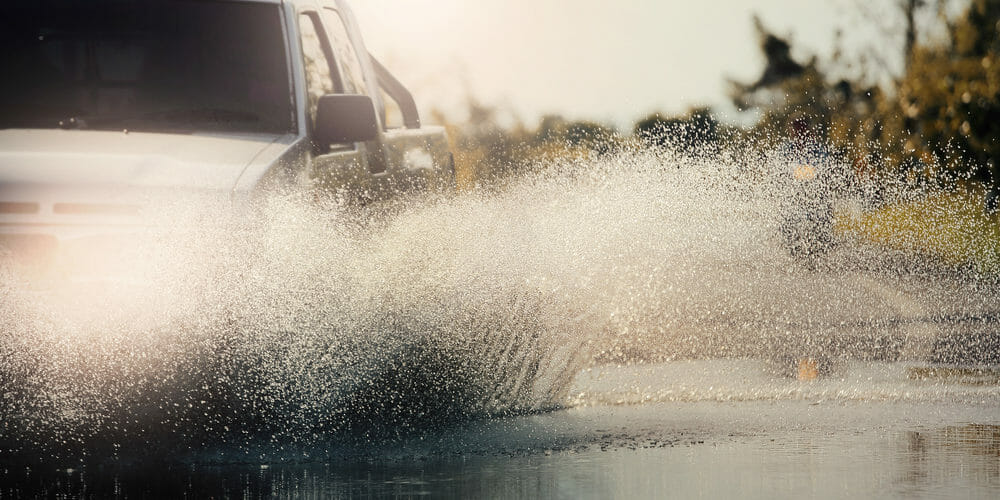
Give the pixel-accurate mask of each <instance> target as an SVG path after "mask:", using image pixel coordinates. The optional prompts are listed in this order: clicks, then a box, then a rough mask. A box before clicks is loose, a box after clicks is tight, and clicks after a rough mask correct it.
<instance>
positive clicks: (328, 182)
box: [298, 10, 384, 198]
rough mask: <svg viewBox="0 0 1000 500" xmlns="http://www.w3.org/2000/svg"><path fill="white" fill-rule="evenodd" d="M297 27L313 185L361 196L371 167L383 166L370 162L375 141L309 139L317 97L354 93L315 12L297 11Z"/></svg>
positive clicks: (369, 188) (368, 182) (353, 84)
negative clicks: (322, 142)
mask: <svg viewBox="0 0 1000 500" xmlns="http://www.w3.org/2000/svg"><path fill="white" fill-rule="evenodd" d="M298 25H299V26H298V27H299V37H300V42H301V44H302V65H303V68H304V70H305V82H306V95H307V98H308V103H307V105H306V114H307V117H306V127H307V128H308V129H309V130H308V134H309V137H310V141H312V144H311V148H312V169H311V174H312V177H313V182H314V183H315V184H316V185H317V187H319V188H320V189H321V190H322V191H323V192H326V193H333V194H343V195H346V196H350V197H352V198H356V197H359V196H360V197H365V196H366V193H368V192H370V191H372V189H373V179H372V174H371V169H372V167H375V169H376V170H378V165H380V164H384V161H383V160H380V159H376V161H375V162H372V161H371V159H372V157H373V156H380V155H378V154H373V151H371V150H372V149H377V146H373V144H375V145H377V144H378V141H371V142H369V143H360V142H359V143H344V144H317V143H316V142H315V140H314V139H313V138H314V137H315V136H314V134H313V128H314V126H315V122H316V106H317V103H318V102H319V98H320V97H322V96H324V95H327V94H335V93H346V94H356V93H358V92H356V82H354V81H353V80H351V79H350V77H349V76H346V75H345V74H344V73H343V72H341V71H340V67H339V66H338V64H337V57H336V54H338V52H339V51H337V50H335V49H334V47H336V42H335V41H333V42H332V41H331V40H330V38H329V37H328V35H327V33H328V32H327V30H326V29H325V27H324V25H323V21H322V18H321V16H320V15H319V13H318V12H316V11H309V10H306V11H302V12H300V13H299V15H298ZM375 153H377V151H376V152H375Z"/></svg>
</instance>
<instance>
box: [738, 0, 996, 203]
mask: <svg viewBox="0 0 1000 500" xmlns="http://www.w3.org/2000/svg"><path fill="white" fill-rule="evenodd" d="M898 5H899V7H900V9H901V13H902V14H903V15H904V17H907V20H908V21H909V22H908V23H907V26H908V28H907V33H906V41H907V43H906V44H905V46H906V51H907V53H906V54H904V57H905V59H906V61H907V65H906V70H905V73H904V74H903V75H902V76H901V77H899V78H898V80H897V81H895V82H893V83H892V85H890V86H887V87H885V88H877V87H870V86H867V85H865V84H864V83H863V82H862V81H852V80H846V79H840V80H838V79H835V78H832V77H831V76H830V75H829V74H827V73H825V72H824V71H822V70H821V69H819V67H817V65H816V64H815V61H810V62H808V63H804V64H802V63H795V61H791V62H789V58H790V55H789V54H790V53H791V51H790V46H789V44H788V43H787V42H786V41H784V40H782V39H780V38H778V37H777V36H775V35H773V34H771V33H769V32H768V31H767V30H766V28H764V26H763V25H762V24H760V22H759V20H758V21H757V26H758V31H759V33H760V38H761V50H762V52H763V53H764V55H765V56H766V58H767V63H766V65H765V69H764V71H763V74H762V75H761V77H760V78H759V79H758V80H757V81H756V82H753V83H751V84H740V83H738V82H731V88H730V97H731V98H732V99H733V102H734V103H735V104H737V106H740V107H743V108H755V109H758V110H759V111H760V112H761V120H760V121H759V122H758V123H757V124H756V125H755V126H754V127H753V128H752V129H751V130H750V131H748V133H749V134H751V135H754V136H755V137H762V138H765V139H767V138H770V139H772V140H776V138H779V137H781V136H782V135H784V130H785V129H786V127H787V125H788V123H789V122H790V121H792V120H794V119H797V118H800V117H807V118H808V119H809V120H810V121H811V122H812V125H813V127H814V128H815V129H816V131H818V132H820V133H821V134H822V135H824V136H825V138H826V139H827V140H828V141H829V142H830V143H831V144H832V145H834V146H835V147H837V148H838V149H840V151H841V152H842V153H843V154H844V155H845V156H846V157H848V158H850V159H851V160H852V161H854V163H855V165H856V166H857V167H858V169H859V171H869V170H874V171H878V172H883V173H893V172H894V173H895V174H896V175H909V176H913V175H916V176H918V177H920V178H922V179H932V180H934V181H937V182H949V183H952V182H954V181H955V180H956V179H963V178H975V177H978V178H979V179H980V180H982V181H991V182H992V183H994V185H996V186H1000V172H998V169H997V168H998V167H997V166H998V164H1000V160H998V159H1000V59H998V56H1000V33H998V27H1000V2H995V1H990V0H973V1H972V2H971V3H970V4H969V6H968V7H967V8H966V9H965V11H964V12H963V13H962V14H961V15H959V16H958V17H957V18H956V19H954V20H953V22H949V23H947V27H948V32H949V33H948V35H949V36H948V37H947V39H946V40H938V41H920V40H919V39H917V38H916V35H915V33H914V32H913V23H912V17H913V12H914V10H915V9H919V8H921V7H922V6H923V5H924V3H923V2H902V3H900V4H898ZM792 63H795V64H792Z"/></svg>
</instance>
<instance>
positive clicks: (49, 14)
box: [0, 0, 295, 133]
mask: <svg viewBox="0 0 1000 500" xmlns="http://www.w3.org/2000/svg"><path fill="white" fill-rule="evenodd" d="M0 29H2V31H0V42H2V45H0V63H2V66H0V68H2V71H0V72H2V74H3V77H0V128H57V127H62V128H84V129H103V130H122V129H128V130H138V131H153V132H176V133H190V132H200V131H207V132H223V133H225V132H240V133H243V132H250V133H257V132H259V133H286V132H289V131H293V130H294V127H295V122H294V116H293V114H292V109H293V108H292V97H291V92H290V90H289V70H288V65H287V60H286V49H285V43H284V36H283V34H282V33H283V31H282V25H281V14H280V10H279V7H278V6H277V5H275V4H265V3H257V2H231V1H230V2H223V1H184V0H154V1H149V0H143V1H137V0H131V1H123V0H89V1H86V2H81V1H79V0H75V1H74V0H61V1H60V0H32V1H30V2H4V5H3V6H2V7H0Z"/></svg>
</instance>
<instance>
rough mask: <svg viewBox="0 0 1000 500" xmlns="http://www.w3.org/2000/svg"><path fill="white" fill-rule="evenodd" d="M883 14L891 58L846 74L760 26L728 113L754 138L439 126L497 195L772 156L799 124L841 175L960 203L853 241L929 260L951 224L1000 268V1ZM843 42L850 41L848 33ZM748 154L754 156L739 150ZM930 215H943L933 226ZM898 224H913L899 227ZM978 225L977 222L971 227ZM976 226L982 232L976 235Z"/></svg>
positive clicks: (562, 125) (660, 122)
mask: <svg viewBox="0 0 1000 500" xmlns="http://www.w3.org/2000/svg"><path fill="white" fill-rule="evenodd" d="M881 1H883V2H889V3H890V4H891V6H892V9H893V12H894V13H895V15H896V16H897V18H898V19H897V21H899V22H898V23H896V24H897V25H898V26H901V27H902V31H903V32H902V33H895V34H892V33H890V34H889V35H887V38H886V43H885V44H883V45H882V46H881V47H873V48H871V49H870V50H869V51H867V52H863V53H861V54H859V55H857V56H855V58H856V59H858V60H850V58H849V57H846V56H845V55H844V54H845V52H846V51H845V50H844V49H843V48H842V47H839V46H838V47H834V48H833V51H832V54H831V55H830V56H829V57H828V58H827V59H820V58H818V57H816V56H813V57H811V58H809V59H808V60H797V59H796V58H795V57H793V54H797V53H799V52H798V51H796V50H793V49H794V48H793V46H792V44H791V42H790V41H789V39H786V38H783V37H781V36H779V35H777V34H775V33H773V32H771V31H770V30H768V28H767V26H765V25H764V23H763V22H762V21H761V20H760V19H754V20H753V22H754V23H755V26H756V29H757V33H758V40H757V43H758V44H759V47H760V50H761V52H762V54H763V56H764V60H765V64H764V67H763V69H762V71H761V74H760V77H759V78H758V79H756V80H755V81H753V82H738V81H730V82H729V88H730V91H729V94H730V98H731V99H732V102H733V104H734V105H735V106H736V107H737V109H739V110H741V111H743V112H746V113H750V114H753V115H754V116H756V119H754V120H751V123H750V124H749V125H744V126H736V125H732V124H727V123H723V122H721V121H720V120H719V119H717V117H716V115H715V113H714V112H713V110H712V109H709V108H703V107H702V108H694V109H691V110H690V111H689V112H687V113H684V114H682V115H679V116H669V115H665V114H661V113H652V114H650V115H649V116H647V117H645V118H642V119H640V120H638V121H637V122H636V123H635V124H634V126H633V128H632V130H625V131H621V130H616V129H615V128H614V127H612V126H609V125H604V124H600V123H595V122H591V121H573V120H567V119H564V118H562V117H559V116H546V117H543V118H542V119H540V120H539V121H538V123H535V124H526V123H524V122H523V121H520V120H518V119H508V120H506V121H504V120H501V119H499V117H500V116H501V114H502V113H501V112H502V110H500V109H498V108H495V107H491V106H489V105H486V104H483V103H481V102H478V101H476V100H475V99H471V98H470V100H469V103H468V106H467V108H468V113H467V116H466V117H465V118H464V119H461V120H458V121H456V120H449V119H447V118H446V117H444V116H442V115H440V114H439V115H438V116H437V117H436V118H437V120H438V121H440V122H444V123H446V124H447V126H448V128H449V132H450V135H451V138H452V140H453V142H454V144H453V146H454V150H455V151H456V163H457V169H458V172H459V182H460V185H461V186H463V187H471V186H474V185H478V186H486V187H489V186H496V185H502V184H503V183H504V182H505V179H508V178H509V177H510V176H511V175H514V174H517V173H518V172H520V171H523V170H524V169H527V168H532V166H534V165H538V164H540V163H544V160H546V159H550V158H555V157H565V156H584V155H593V154H597V155H600V154H607V153H611V152H614V151H617V150H619V149H620V148H623V147H627V146H629V145H637V144H644V145H648V146H655V147H660V148H673V149H676V150H679V151H681V152H684V153H687V154H692V155H710V154H713V153H715V152H718V151H719V150H720V149H721V148H724V147H729V148H730V149H734V150H741V151H746V150H748V149H756V150H758V151H767V150H768V149H769V148H774V147H775V146H776V145H777V144H778V143H779V142H780V141H783V140H785V138H786V135H787V134H786V130H788V126H789V123H790V122H791V121H793V120H801V119H803V118H805V119H807V120H808V122H809V124H810V126H811V127H812V128H813V129H814V131H815V132H816V133H818V134H819V135H820V136H821V137H822V138H823V139H824V140H826V142H827V143H828V144H829V145H830V148H831V149H832V150H833V151H834V154H835V155H836V156H837V157H838V158H839V159H840V160H841V163H843V164H845V165H848V166H849V167H850V169H851V170H852V171H853V175H854V176H856V177H857V178H859V179H865V180H866V181H867V182H868V183H869V184H876V185H877V184H891V183H900V182H903V183H906V184H909V185H917V186H921V187H923V188H927V187H934V188H935V189H943V190H945V191H949V190H950V191H952V192H953V193H954V192H956V190H961V191H962V192H961V193H957V194H954V197H953V198H952V201H953V202H954V203H952V202H949V203H937V204H934V203H931V204H930V205H926V203H925V205H917V204H915V203H917V202H914V201H912V200H911V201H910V202H906V203H903V206H885V207H882V206H881V202H882V201H885V200H880V203H879V204H876V205H874V207H869V208H876V209H879V208H883V209H884V210H881V211H876V212H875V213H868V214H866V215H865V217H866V218H865V220H864V223H863V224H861V223H855V224H850V225H846V226H845V227H852V228H854V229H856V230H857V231H858V232H859V234H863V235H865V236H866V237H869V238H871V239H874V240H878V241H881V242H883V243H888V244H891V243H892V242H896V241H901V240H900V238H903V237H906V238H909V237H914V236H916V237H917V238H918V239H920V238H923V239H924V240H926V241H928V243H927V244H926V245H925V246H926V248H925V250H927V251H929V252H931V253H935V252H938V251H939V250H940V249H941V248H943V247H942V244H941V242H940V241H938V242H936V243H934V242H930V240H929V239H928V238H926V237H925V236H927V235H929V234H930V233H929V232H928V231H930V230H931V229H930V228H931V227H932V226H933V227H940V226H942V225H945V226H947V225H949V224H952V223H954V225H956V226H961V227H963V228H965V229H963V231H965V232H966V233H969V232H972V233H975V234H977V235H978V236H977V237H975V238H972V239H973V240H975V241H976V242H977V243H976V244H977V245H978V247H977V248H975V249H970V250H969V251H968V252H964V253H963V255H965V254H967V255H990V256H992V257H989V258H988V259H987V260H991V261H997V262H1000V248H998V247H1000V243H998V242H997V239H996V237H995V235H996V233H997V230H996V227H995V226H996V224H997V222H996V218H997V216H996V215H995V211H996V208H995V207H996V198H997V195H998V193H1000V1H996V0H881ZM866 5H868V4H867V3H866V2H864V1H863V0H857V2H856V6H857V7H858V11H859V12H861V13H862V16H864V15H866V14H864V13H865V12H866V11H865V7H866ZM869 17H870V19H869V22H871V23H878V22H881V21H883V20H880V19H876V18H875V17H876V16H875V15H874V14H871V15H869ZM919 19H931V20H932V21H931V22H923V23H921V22H918V20H919ZM890 35H892V36H890ZM839 38H840V39H841V40H843V39H850V33H846V32H843V33H841V35H840V37H839ZM838 43H839V42H838ZM887 51H888V52H890V54H886V53H885V52H887ZM891 52H896V53H895V54H891ZM890 56H891V57H894V58H895V59H897V60H898V59H901V60H902V61H904V64H903V66H902V71H901V72H900V73H899V74H890V73H889V70H886V69H884V68H885V67H887V65H885V64H875V65H874V66H875V67H876V68H882V69H881V71H880V72H879V71H873V70H871V69H870V68H871V67H872V66H873V65H872V64H870V61H872V60H874V61H877V62H879V61H884V60H885V59H886V58H887V57H890ZM866 62H868V64H866ZM859 68H861V69H862V70H860V71H859ZM865 68H868V69H865ZM502 122H503V123H504V124H501V123H502ZM747 144H750V145H752V146H754V148H746V147H744V146H745V145H747ZM991 200H992V201H991ZM922 206H924V207H925V208H926V206H933V207H937V210H936V211H934V213H933V214H931V213H930V212H927V211H926V210H924V209H922V208H921V207H922ZM949 207H950V208H949ZM903 213H905V214H908V215H907V217H909V219H908V220H913V221H915V222H912V223H907V224H903V225H900V224H898V223H897V224H895V225H894V224H893V223H891V221H893V220H895V221H897V222H898V221H899V220H900V217H901V216H900V214H903ZM971 214H977V215H976V217H977V218H974V219H970V217H973V215H971ZM920 217H924V220H923V221H921V219H920ZM950 218H951V219H954V220H951V219H950ZM883 219H884V221H883V222H884V223H880V222H879V221H880V220H883ZM959 219H961V220H959ZM969 220H974V221H976V222H975V224H974V225H971V226H970V224H969ZM991 220H992V223H991V222H990V221H991ZM914 224H916V225H917V226H921V227H923V229H920V230H917V229H915V228H914V227H912V226H913V225H914ZM991 224H992V226H991ZM904 226H905V227H904ZM874 227H879V228H882V229H880V230H878V231H876V230H873V229H872V228H874ZM886 228H895V229H892V230H889V229H886ZM886 231H889V232H893V231H895V233H896V234H897V236H899V237H891V236H890V235H887V234H885V233H886ZM983 236H985V237H983ZM958 245H959V246H960V247H961V246H962V245H966V243H961V244H958ZM945 246H947V245H945ZM951 247H954V245H952V246H951ZM951 247H949V248H951ZM963 248H964V247H963ZM949 252H950V254H949V259H950V260H955V259H954V258H953V257H954V255H952V254H954V253H955V252H952V251H949ZM938 253H941V252H938ZM944 253H948V252H944ZM990 267H993V266H992V265H991V266H990Z"/></svg>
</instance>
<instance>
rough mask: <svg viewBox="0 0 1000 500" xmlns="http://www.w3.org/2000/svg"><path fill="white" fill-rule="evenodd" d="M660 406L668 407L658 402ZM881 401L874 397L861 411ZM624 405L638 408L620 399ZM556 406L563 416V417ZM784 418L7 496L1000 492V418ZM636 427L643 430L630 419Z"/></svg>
mask: <svg viewBox="0 0 1000 500" xmlns="http://www.w3.org/2000/svg"><path fill="white" fill-rule="evenodd" d="M659 409H660V410H662V411H670V410H671V407H669V406H662V407H661V408H659ZM870 410H875V411H878V408H877V407H873V408H869V409H868V410H866V411H870ZM619 411H630V410H629V409H619ZM554 418H556V419H558V418H559V417H558V416H556V417H554ZM794 427H795V426H791V427H790V428H788V429H784V430H775V431H774V432H769V433H763V434H759V435H750V436H733V435H731V433H727V434H722V435H714V436H706V437H707V439H704V440H702V439H683V440H681V439H679V440H675V441H669V440H658V439H651V438H649V437H648V436H647V437H644V438H635V439H624V440H618V441H615V442H614V443H613V445H612V446H608V445H607V443H606V442H604V441H603V439H602V438H601V437H600V435H599V434H597V433H595V434H594V435H593V436H592V437H593V439H594V440H595V441H594V442H592V443H590V444H581V445H580V446H576V447H566V448H563V449H560V450H556V451H553V450H548V451H546V450H535V451H531V450H528V449H524V450H521V451H520V452H515V453H506V454H490V453H480V454H476V453H470V454H463V453H462V452H461V450H459V449H456V450H454V451H455V453H453V454H451V455H439V456H435V457H427V456H421V457H415V456H410V457H405V458H399V457H397V458H392V457H391V456H390V455H389V454H387V455H386V456H384V457H382V458H377V457H369V458H366V459H359V460H339V461H332V462H329V463H285V464H264V465H262V464H227V465H178V464H145V465H142V466H135V465H132V466H130V465H126V464H116V465H94V466H90V465H88V466H80V467H76V468H69V469H67V468H60V469H47V470H46V469H44V468H38V467H10V468H6V469H0V485H2V486H0V498H4V497H13V498H20V497H40V496H45V497H53V496H56V497H63V498H77V497H87V498H134V497H150V496H156V497H172V498H180V497H215V498H265V497H277V498H293V497H294V498H356V497H362V498H369V497H393V498H409V497H416V496H426V495H433V496H443V497H460V498H510V497H543V498H548V497H557V498H581V497H582V498H606V497H619V498H634V497H655V496H662V495H664V494H670V495H679V496H681V497H688V496H695V495H708V496H713V497H720V496H733V497H741V498H745V497H771V496H773V495H779V496H798V495H806V496H812V497H815V496H820V497H824V496H834V497H844V496H855V495H856V496H861V497H871V496H883V497H884V496H903V497H910V496H935V495H939V494H940V495H944V496H949V497H954V496H961V497H984V498H990V497H992V498H996V496H997V495H998V494H1000V426H998V425H982V424H967V425H949V426H944V427H939V428H919V429H911V430H886V429H879V428H877V427H876V428H872V429H867V430H866V429H853V430H851V429H846V428H845V429H841V430H839V431H836V432H817V429H798V430H796V429H794ZM633 432H635V433H636V434H637V435H638V434H641V433H642V432H643V431H641V430H639V429H633Z"/></svg>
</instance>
